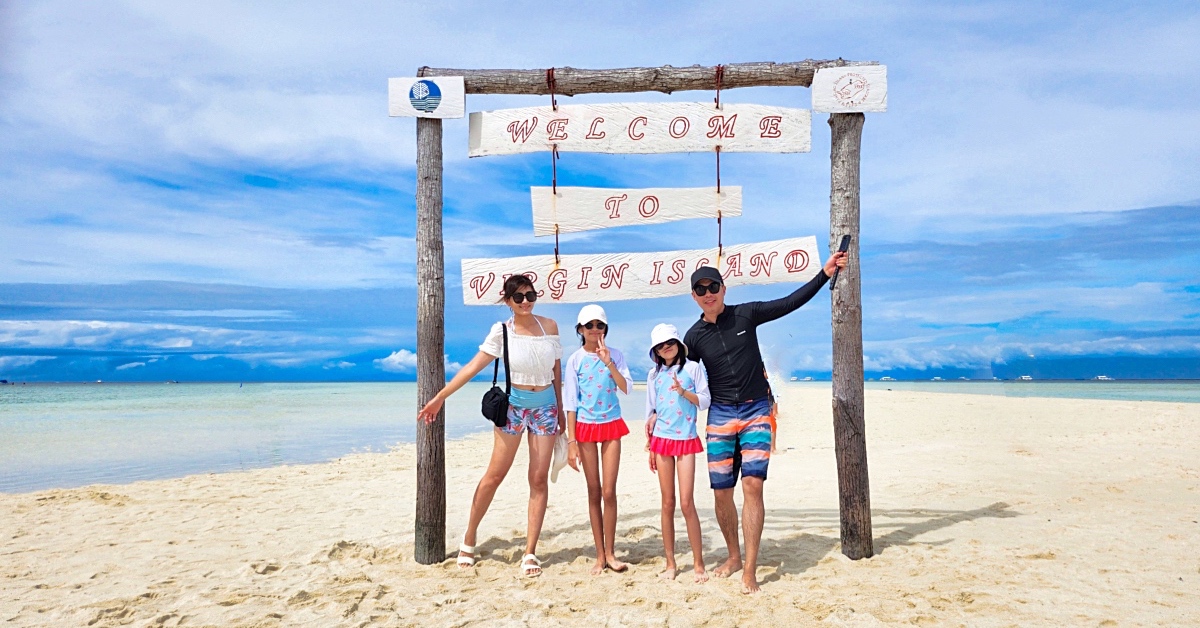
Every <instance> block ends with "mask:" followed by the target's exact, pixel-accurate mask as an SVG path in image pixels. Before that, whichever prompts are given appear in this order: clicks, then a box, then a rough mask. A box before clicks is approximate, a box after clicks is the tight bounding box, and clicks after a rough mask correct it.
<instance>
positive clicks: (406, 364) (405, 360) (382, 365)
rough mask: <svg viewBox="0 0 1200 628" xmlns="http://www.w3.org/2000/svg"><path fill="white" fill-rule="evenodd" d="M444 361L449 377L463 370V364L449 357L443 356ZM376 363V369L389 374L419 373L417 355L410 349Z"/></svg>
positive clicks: (401, 350) (375, 361)
mask: <svg viewBox="0 0 1200 628" xmlns="http://www.w3.org/2000/svg"><path fill="white" fill-rule="evenodd" d="M443 359H444V364H445V368H446V374H447V375H450V374H453V373H457V372H458V371H459V370H461V369H462V364H460V363H458V362H451V361H450V356H449V355H446V356H443ZM374 363H375V368H377V369H381V370H384V371H387V372H389V373H415V372H416V371H417V354H416V353H414V352H412V351H409V350H408V349H400V350H399V351H393V352H392V353H391V355H389V356H388V357H386V358H378V359H376V360H374Z"/></svg>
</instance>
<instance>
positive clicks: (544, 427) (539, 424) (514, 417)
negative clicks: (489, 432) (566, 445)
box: [500, 403, 558, 436]
mask: <svg viewBox="0 0 1200 628" xmlns="http://www.w3.org/2000/svg"><path fill="white" fill-rule="evenodd" d="M526 428H528V429H529V433H530V434H533V435H534V436H554V435H555V434H558V405H556V404H553V403H552V404H550V405H548V406H542V407H540V408H518V407H517V406H515V405H512V404H509V406H508V425H505V426H504V427H502V428H500V431H502V432H504V433H505V434H512V435H513V436H520V435H521V430H524V429H526Z"/></svg>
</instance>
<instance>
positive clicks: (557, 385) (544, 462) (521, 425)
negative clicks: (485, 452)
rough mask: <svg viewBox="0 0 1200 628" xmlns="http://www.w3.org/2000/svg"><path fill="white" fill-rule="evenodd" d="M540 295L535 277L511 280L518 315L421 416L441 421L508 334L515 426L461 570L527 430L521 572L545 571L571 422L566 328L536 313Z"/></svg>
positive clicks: (482, 491)
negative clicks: (559, 460)
mask: <svg viewBox="0 0 1200 628" xmlns="http://www.w3.org/2000/svg"><path fill="white" fill-rule="evenodd" d="M537 298H538V294H537V291H536V290H535V289H534V287H533V283H532V282H531V281H530V279H529V277H527V276H525V275H513V276H511V277H509V278H508V279H507V280H505V282H504V292H503V296H502V297H501V302H503V303H504V304H505V305H507V306H508V307H509V309H511V310H512V318H510V319H508V322H506V323H496V324H495V325H493V326H492V329H491V331H490V332H489V333H488V336H487V338H486V339H485V340H484V341H483V344H482V345H480V346H479V353H477V354H475V357H474V358H473V359H472V360H471V361H470V362H468V363H467V365H466V366H464V367H462V370H460V371H459V372H458V373H457V374H455V376H454V379H451V380H450V382H449V383H447V384H446V387H445V388H443V389H442V390H440V391H438V393H437V394H436V395H434V397H433V399H430V400H429V403H427V404H425V407H424V408H421V411H420V412H418V413H417V420H418V421H425V422H426V423H430V422H432V421H434V420H436V419H437V418H438V415H439V412H438V411H439V410H440V409H441V407H442V404H443V403H444V402H445V401H446V398H447V397H449V396H450V395H451V394H453V393H454V392H455V391H457V390H458V389H459V388H462V387H463V385H464V384H466V383H467V382H469V381H471V378H472V377H475V376H476V375H478V374H479V372H480V371H482V370H483V369H484V368H486V367H487V366H488V365H489V364H490V363H491V362H492V360H494V359H496V358H498V357H501V356H503V355H504V334H506V333H507V336H508V356H509V364H508V366H509V368H510V369H511V370H510V371H508V372H507V373H505V377H507V378H508V380H509V381H510V382H512V394H511V395H509V405H508V423H507V425H505V426H504V427H495V428H493V429H492V433H493V441H492V457H491V460H490V461H489V462H488V467H487V470H486V471H484V473H483V478H481V479H480V480H479V485H478V486H476V487H475V495H474V497H472V498H471V514H470V519H469V520H468V521H467V530H466V532H465V533H464V534H463V540H462V544H461V545H459V547H458V561H457V562H458V566H459V567H462V568H464V569H465V568H470V567H472V566H474V565H475V559H476V557H477V556H478V554H477V552H476V549H475V543H476V541H477V540H478V533H479V523H480V522H481V521H482V520H483V516H484V515H485V514H487V510H488V507H489V506H491V504H492V498H493V497H495V496H496V489H498V488H500V483H501V482H502V481H503V480H504V476H505V475H507V474H508V470H509V468H510V467H512V463H513V459H514V458H516V456H517V450H518V449H520V447H521V432H523V431H528V432H529V436H528V441H529V524H528V528H527V529H526V534H525V555H524V556H523V557H522V558H521V572H522V573H524V574H525V575H526V576H529V577H534V576H539V575H541V573H542V567H541V565H542V561H540V560H538V557H537V555H535V554H534V552H535V550H536V549H537V542H538V537H539V536H540V535H541V533H542V522H543V521H544V520H545V517H546V501H547V498H548V496H549V494H550V489H549V485H548V484H547V478H548V476H549V474H550V459H551V455H552V454H553V452H554V439H555V438H556V436H557V434H558V433H559V432H560V431H562V430H563V429H564V425H563V417H562V414H561V413H559V411H558V410H559V408H560V407H561V406H562V383H561V378H560V375H559V373H560V372H561V368H560V364H561V360H562V345H561V344H559V341H558V324H557V323H555V322H554V321H553V320H551V319H549V318H545V317H543V316H536V315H534V313H533V303H534V302H535V301H537Z"/></svg>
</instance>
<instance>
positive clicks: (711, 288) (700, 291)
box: [692, 281, 721, 297]
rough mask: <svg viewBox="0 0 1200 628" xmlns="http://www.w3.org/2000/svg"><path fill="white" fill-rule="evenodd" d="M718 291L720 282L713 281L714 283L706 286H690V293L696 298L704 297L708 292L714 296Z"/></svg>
mask: <svg viewBox="0 0 1200 628" xmlns="http://www.w3.org/2000/svg"><path fill="white" fill-rule="evenodd" d="M720 291H721V282H719V281H714V282H712V283H710V284H708V285H707V286H705V285H700V284H697V285H694V286H692V292H695V293H696V296H698V297H702V296H704V293H705V292H708V293H709V294H716V293H718V292H720Z"/></svg>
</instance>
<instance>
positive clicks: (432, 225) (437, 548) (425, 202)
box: [413, 118, 446, 565]
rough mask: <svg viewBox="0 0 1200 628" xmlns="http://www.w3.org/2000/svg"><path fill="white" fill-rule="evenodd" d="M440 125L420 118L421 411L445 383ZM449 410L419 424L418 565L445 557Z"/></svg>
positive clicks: (439, 121) (419, 338) (418, 368)
mask: <svg viewBox="0 0 1200 628" xmlns="http://www.w3.org/2000/svg"><path fill="white" fill-rule="evenodd" d="M442 246H443V245H442V121H441V120H438V119H433V118H417V408H418V409H419V408H421V407H423V406H424V405H425V404H426V403H427V402H428V401H429V400H430V399H432V398H433V396H434V395H436V394H437V392H438V391H439V390H441V389H442V386H445V385H446V365H445V359H444V357H443V356H444V355H445V315H446V291H445V268H444V266H445V260H444V256H443V248H442ZM445 443H446V410H445V408H444V407H443V408H442V411H441V412H439V413H438V417H437V420H436V421H434V422H433V423H430V424H428V425H426V424H424V423H421V422H419V421H418V422H417V505H416V508H417V516H416V541H415V547H414V549H413V554H414V556H415V558H416V561H417V562H418V563H421V564H422V565H432V564H434V563H440V562H442V561H443V560H445V559H446V447H445Z"/></svg>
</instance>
